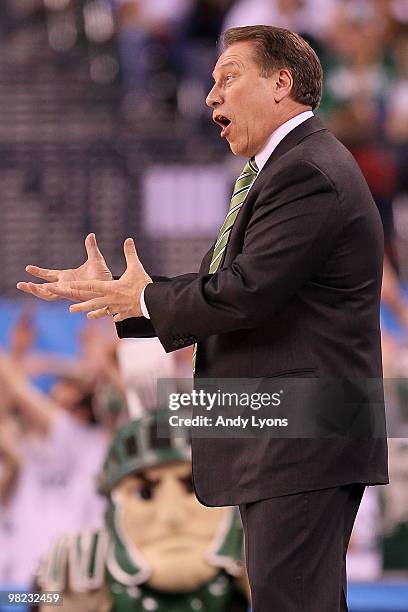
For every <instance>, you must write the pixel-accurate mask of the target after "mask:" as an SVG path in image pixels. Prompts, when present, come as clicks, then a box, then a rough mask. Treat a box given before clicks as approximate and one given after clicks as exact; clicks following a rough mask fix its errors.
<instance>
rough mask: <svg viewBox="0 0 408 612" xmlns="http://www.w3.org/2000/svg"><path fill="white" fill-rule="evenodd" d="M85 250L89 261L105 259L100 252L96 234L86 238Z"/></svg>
mask: <svg viewBox="0 0 408 612" xmlns="http://www.w3.org/2000/svg"><path fill="white" fill-rule="evenodd" d="M85 249H86V254H87V255H88V259H100V258H102V259H103V258H104V257H103V255H102V253H101V252H100V250H99V247H98V243H97V242H96V236H95V234H88V235H87V237H86V238H85Z"/></svg>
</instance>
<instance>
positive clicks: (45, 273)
mask: <svg viewBox="0 0 408 612" xmlns="http://www.w3.org/2000/svg"><path fill="white" fill-rule="evenodd" d="M26 272H28V273H29V274H31V276H36V277H37V278H43V279H44V280H48V281H51V282H57V281H58V274H59V273H60V272H61V270H49V269H48V268H39V267H38V266H26Z"/></svg>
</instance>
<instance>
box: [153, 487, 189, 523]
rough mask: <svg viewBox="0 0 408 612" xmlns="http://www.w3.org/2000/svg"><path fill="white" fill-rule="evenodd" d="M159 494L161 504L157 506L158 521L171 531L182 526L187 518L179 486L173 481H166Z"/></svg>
mask: <svg viewBox="0 0 408 612" xmlns="http://www.w3.org/2000/svg"><path fill="white" fill-rule="evenodd" d="M160 493H161V495H160V498H161V499H160V502H161V503H159V504H158V519H159V521H160V522H161V523H162V524H165V525H166V526H167V527H169V528H172V529H176V528H177V527H179V526H181V525H183V524H184V523H185V522H186V520H187V519H188V517H187V512H186V509H185V507H184V503H183V494H182V493H181V492H180V486H179V484H178V483H177V482H176V481H173V480H171V481H168V482H166V483H165V484H164V486H163V488H162V490H161V492H160ZM158 501H159V500H158Z"/></svg>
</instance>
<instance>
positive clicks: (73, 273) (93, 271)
mask: <svg viewBox="0 0 408 612" xmlns="http://www.w3.org/2000/svg"><path fill="white" fill-rule="evenodd" d="M85 249H86V253H87V260H86V261H85V262H84V263H83V264H82V265H81V266H79V268H75V269H71V270H49V269H47V268H38V267H37V266H27V267H26V271H27V272H28V273H29V274H32V275H33V276H36V277H37V278H42V279H43V280H46V281H48V283H66V282H70V281H86V280H100V281H110V280H112V274H111V271H110V270H109V268H108V266H107V265H106V262H105V259H104V257H103V255H102V253H101V252H100V250H99V248H98V245H97V242H96V237H95V234H88V236H87V237H86V239H85ZM17 289H20V290H21V291H24V292H25V293H31V294H32V295H34V296H35V297H38V298H41V299H42V300H47V301H53V300H58V299H60V298H61V296H60V295H57V294H56V293H53V292H51V291H50V290H49V288H48V284H37V283H25V282H24V283H23V282H20V283H17ZM89 297H92V296H89ZM85 299H87V298H85Z"/></svg>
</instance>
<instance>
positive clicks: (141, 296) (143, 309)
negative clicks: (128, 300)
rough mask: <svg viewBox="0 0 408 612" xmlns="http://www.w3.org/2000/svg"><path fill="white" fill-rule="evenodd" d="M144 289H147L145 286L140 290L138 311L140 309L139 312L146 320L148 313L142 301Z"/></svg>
mask: <svg viewBox="0 0 408 612" xmlns="http://www.w3.org/2000/svg"><path fill="white" fill-rule="evenodd" d="M146 287H147V285H145V286H144V287H143V289H142V293H141V294H140V309H141V311H142V314H143V316H144V317H145V318H146V319H150V315H149V311H148V310H147V307H146V302H145V299H144V294H145V289H146Z"/></svg>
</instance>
